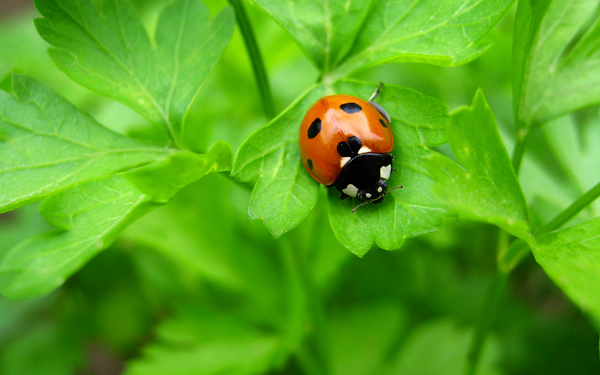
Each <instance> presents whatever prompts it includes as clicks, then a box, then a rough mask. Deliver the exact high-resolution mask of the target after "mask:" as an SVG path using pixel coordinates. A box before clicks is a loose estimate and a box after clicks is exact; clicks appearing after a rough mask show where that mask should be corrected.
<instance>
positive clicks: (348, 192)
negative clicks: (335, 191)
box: [342, 184, 358, 198]
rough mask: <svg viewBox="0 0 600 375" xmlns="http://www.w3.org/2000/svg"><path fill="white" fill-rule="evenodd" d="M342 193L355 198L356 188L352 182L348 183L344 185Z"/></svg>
mask: <svg viewBox="0 0 600 375" xmlns="http://www.w3.org/2000/svg"><path fill="white" fill-rule="evenodd" d="M342 193H344V194H346V195H349V196H351V197H352V198H356V196H357V195H358V188H357V187H356V186H354V185H352V184H348V186H346V188H345V189H344V190H342Z"/></svg>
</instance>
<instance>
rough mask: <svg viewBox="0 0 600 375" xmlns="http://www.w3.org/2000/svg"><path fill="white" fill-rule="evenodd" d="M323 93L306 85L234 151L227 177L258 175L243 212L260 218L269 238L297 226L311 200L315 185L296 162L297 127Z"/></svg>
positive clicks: (242, 178)
mask: <svg viewBox="0 0 600 375" xmlns="http://www.w3.org/2000/svg"><path fill="white" fill-rule="evenodd" d="M324 93H325V88H324V86H322V85H317V86H313V87H311V88H310V89H308V90H307V91H306V92H305V93H304V94H302V95H301V96H300V98H298V99H297V100H296V101H295V102H294V103H293V104H291V105H290V106H289V107H288V108H287V109H286V110H285V111H283V112H282V113H281V114H280V115H279V116H278V117H276V118H275V119H274V120H273V121H271V122H270V123H268V124H267V125H265V126H264V127H262V128H260V129H258V130H257V131H255V132H254V133H252V134H251V135H250V136H249V137H248V138H246V140H245V141H244V143H242V145H241V146H240V148H239V149H238V151H237V154H236V155H235V160H234V162H233V170H232V172H231V174H232V175H233V177H235V178H236V179H238V180H240V181H250V180H251V179H253V178H254V177H256V176H258V181H257V182H256V184H255V185H254V189H253V190H252V196H251V198H250V206H249V208H248V215H250V219H252V220H256V219H262V221H263V222H264V224H265V226H266V227H267V228H268V229H269V230H270V231H271V233H272V234H273V236H275V237H279V236H281V235H282V234H284V233H286V232H288V231H290V230H291V229H293V228H294V227H295V226H296V225H298V224H299V223H300V222H301V221H302V220H304V218H305V217H306V215H308V213H309V212H310V211H311V210H312V208H313V207H314V206H315V204H316V203H317V198H318V194H317V192H318V189H319V184H318V183H317V182H316V181H315V180H314V179H313V178H312V177H311V176H310V175H309V174H308V173H307V172H306V170H304V167H303V166H302V163H301V160H300V148H299V146H298V130H299V129H300V123H301V122H302V118H303V117H304V114H305V113H306V111H307V110H308V108H309V107H310V106H311V105H312V104H313V103H314V102H315V101H317V99H319V98H320V97H322V96H323V94H324Z"/></svg>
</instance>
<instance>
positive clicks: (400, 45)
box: [334, 0, 513, 77]
mask: <svg viewBox="0 0 600 375" xmlns="http://www.w3.org/2000/svg"><path fill="white" fill-rule="evenodd" d="M512 3H513V1H512V0H500V1H488V0H469V1H462V0H452V1H445V2H444V3H443V4H440V3H439V2H438V1H435V0H426V1H412V2H410V1H394V0H384V1H379V2H377V5H376V6H375V7H374V9H373V12H372V13H371V14H370V16H369V18H368V19H367V20H366V22H365V24H364V26H363V28H362V29H361V32H360V33H359V35H358V37H357V38H356V42H355V43H354V45H353V46H352V49H351V50H350V52H349V53H348V56H347V57H346V59H345V60H344V61H343V62H342V63H341V64H340V66H339V68H338V69H337V71H336V72H335V73H334V75H336V76H338V77H340V76H344V75H347V74H350V73H352V72H354V71H356V70H360V69H365V68H369V67H372V66H374V65H379V64H389V63H394V62H420V63H427V64H434V65H441V66H453V65H460V64H465V63H467V62H469V61H470V60H473V59H474V58H476V57H477V56H479V55H481V54H482V53H483V52H484V51H485V50H486V49H487V48H488V47H489V45H490V44H489V42H488V41H487V40H485V39H483V38H484V36H485V35H486V34H487V33H488V32H489V30H490V29H491V28H492V27H493V26H494V25H495V24H496V23H498V21H500V19H501V18H502V17H503V16H504V14H505V13H506V12H507V11H508V8H510V6H511V5H512Z"/></svg>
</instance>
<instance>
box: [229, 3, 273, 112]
mask: <svg viewBox="0 0 600 375" xmlns="http://www.w3.org/2000/svg"><path fill="white" fill-rule="evenodd" d="M227 2H228V3H229V4H230V5H231V7H232V8H233V10H234V11H235V19H236V21H237V23H238V26H239V27H240V31H241V33H242V36H243V37H244V43H245V44H246V49H247V50H248V55H249V56H250V62H251V63H252V70H253V71H254V77H255V78H256V84H257V85H258V91H259V93H260V98H261V101H262V106H263V111H264V113H265V116H266V117H267V119H269V120H271V119H272V118H273V117H275V107H274V105H273V97H272V96H271V87H270V86H269V78H268V77H267V72H266V70H265V65H264V63H263V59H262V56H261V54H260V50H259V49H258V44H256V38H254V32H253V31H252V26H251V25H250V20H249V19H248V16H247V15H246V11H245V10H244V6H243V5H242V2H241V0H227Z"/></svg>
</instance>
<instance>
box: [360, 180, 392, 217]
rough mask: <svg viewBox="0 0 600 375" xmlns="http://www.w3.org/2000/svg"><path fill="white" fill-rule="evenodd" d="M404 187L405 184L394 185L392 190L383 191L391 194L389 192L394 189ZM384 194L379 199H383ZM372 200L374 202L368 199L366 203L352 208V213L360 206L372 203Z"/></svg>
mask: <svg viewBox="0 0 600 375" xmlns="http://www.w3.org/2000/svg"><path fill="white" fill-rule="evenodd" d="M403 187H404V186H403V185H398V186H394V187H393V188H391V189H390V190H388V191H386V192H385V193H383V195H385V194H389V192H390V191H392V190H395V189H402V188H403ZM383 195H382V196H380V197H379V198H378V199H383ZM371 202H372V201H371V200H368V201H366V202H365V203H361V204H359V205H358V206H356V207H354V209H353V210H352V213H355V212H356V210H357V209H358V208H359V207H362V206H364V205H366V204H369V203H371Z"/></svg>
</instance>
